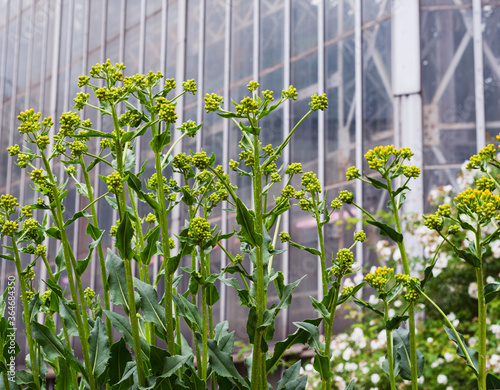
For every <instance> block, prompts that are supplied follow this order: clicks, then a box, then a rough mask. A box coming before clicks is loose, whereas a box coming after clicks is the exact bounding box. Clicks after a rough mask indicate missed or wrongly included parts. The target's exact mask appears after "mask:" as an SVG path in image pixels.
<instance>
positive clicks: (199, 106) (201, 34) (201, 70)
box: [196, 0, 225, 231]
mask: <svg viewBox="0 0 500 390" xmlns="http://www.w3.org/2000/svg"><path fill="white" fill-rule="evenodd" d="M205 10H206V0H200V10H199V11H200V14H199V27H198V28H199V30H198V82H197V85H198V94H197V95H196V123H201V122H202V121H203V95H204V94H205V93H204V90H205V88H204V87H205V84H204V83H205V24H206V23H205V18H206V11H205ZM224 85H225V84H224ZM201 142H202V137H201V134H200V136H198V137H197V138H196V151H199V150H200V149H201ZM224 166H225V165H224ZM223 223H224V222H223ZM223 231H224V230H223Z"/></svg>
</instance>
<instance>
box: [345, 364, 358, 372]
mask: <svg viewBox="0 0 500 390" xmlns="http://www.w3.org/2000/svg"><path fill="white" fill-rule="evenodd" d="M357 369H358V365H357V364H356V363H346V364H345V370H346V371H356V370H357Z"/></svg>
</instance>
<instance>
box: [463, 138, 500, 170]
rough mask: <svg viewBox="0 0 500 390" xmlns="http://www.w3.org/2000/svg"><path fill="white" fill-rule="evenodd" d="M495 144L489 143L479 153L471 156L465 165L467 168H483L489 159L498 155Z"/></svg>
mask: <svg viewBox="0 0 500 390" xmlns="http://www.w3.org/2000/svg"><path fill="white" fill-rule="evenodd" d="M496 152H497V151H496V148H495V145H493V144H489V145H486V146H485V147H484V148H482V149H481V150H480V151H479V153H478V154H475V155H474V156H471V158H470V161H469V162H468V163H467V165H466V166H465V168H466V169H475V168H482V167H483V166H484V164H486V163H487V162H488V161H489V160H492V159H494V158H495V156H496Z"/></svg>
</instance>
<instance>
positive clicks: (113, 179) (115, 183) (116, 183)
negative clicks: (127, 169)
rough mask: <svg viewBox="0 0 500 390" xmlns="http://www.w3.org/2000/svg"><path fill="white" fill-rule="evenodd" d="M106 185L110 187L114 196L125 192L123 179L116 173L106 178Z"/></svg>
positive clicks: (109, 189)
mask: <svg viewBox="0 0 500 390" xmlns="http://www.w3.org/2000/svg"><path fill="white" fill-rule="evenodd" d="M106 184H107V185H108V191H109V192H112V193H114V194H119V193H121V192H123V183H122V177H121V176H120V174H119V173H118V172H116V171H115V172H113V173H111V174H110V175H108V176H107V177H106Z"/></svg>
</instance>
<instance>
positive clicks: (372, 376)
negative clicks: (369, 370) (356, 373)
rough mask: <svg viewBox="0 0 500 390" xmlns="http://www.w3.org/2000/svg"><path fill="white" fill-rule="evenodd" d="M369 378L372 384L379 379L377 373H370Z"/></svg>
mask: <svg viewBox="0 0 500 390" xmlns="http://www.w3.org/2000/svg"><path fill="white" fill-rule="evenodd" d="M370 380H371V381H372V383H373V384H374V385H376V384H377V383H378V382H379V381H380V375H379V374H372V375H371V376H370Z"/></svg>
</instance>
